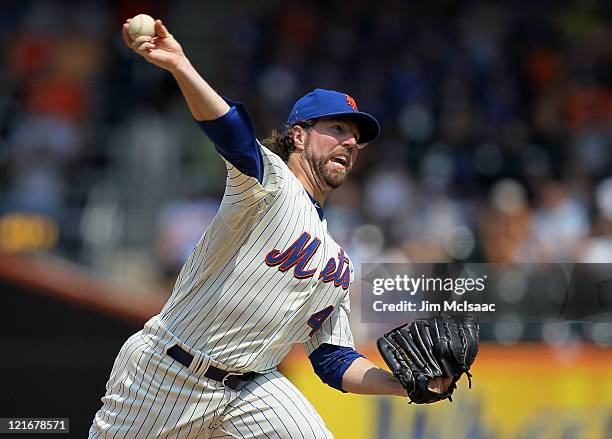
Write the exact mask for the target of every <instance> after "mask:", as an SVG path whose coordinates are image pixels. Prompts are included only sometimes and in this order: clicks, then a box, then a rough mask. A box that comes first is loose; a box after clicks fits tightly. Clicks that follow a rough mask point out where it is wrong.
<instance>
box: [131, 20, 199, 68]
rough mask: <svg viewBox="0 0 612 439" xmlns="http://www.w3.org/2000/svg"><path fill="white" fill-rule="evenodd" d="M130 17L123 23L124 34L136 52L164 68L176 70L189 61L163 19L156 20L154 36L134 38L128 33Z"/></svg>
mask: <svg viewBox="0 0 612 439" xmlns="http://www.w3.org/2000/svg"><path fill="white" fill-rule="evenodd" d="M129 23H130V19H128V20H126V22H125V23H124V24H123V29H122V32H121V33H122V35H123V41H124V42H125V44H126V45H127V46H128V47H129V48H130V49H132V50H133V51H134V52H136V53H137V54H139V55H140V56H142V57H143V58H144V59H146V60H147V61H149V62H150V63H152V64H155V65H156V66H158V67H161V68H162V69H165V70H168V71H169V72H174V71H175V70H176V69H177V68H179V67H180V66H181V65H182V64H184V63H186V62H188V61H187V57H185V53H183V48H182V47H181V45H180V44H179V43H178V41H176V40H175V39H174V37H173V36H172V34H170V32H168V29H166V26H164V24H163V23H162V22H161V20H155V34H156V36H154V37H148V36H144V35H143V36H140V37H138V38H136V39H135V40H132V39H131V38H130V36H129V34H128V26H129Z"/></svg>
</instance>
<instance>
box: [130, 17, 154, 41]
mask: <svg viewBox="0 0 612 439" xmlns="http://www.w3.org/2000/svg"><path fill="white" fill-rule="evenodd" d="M128 34H129V35H130V38H131V39H132V40H135V39H136V38H138V37H140V36H141V35H147V36H149V37H154V36H155V20H154V19H153V17H151V16H150V15H147V14H138V15H137V16H135V17H134V18H132V19H131V20H130V25H129V27H128Z"/></svg>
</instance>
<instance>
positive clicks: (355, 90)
mask: <svg viewBox="0 0 612 439" xmlns="http://www.w3.org/2000/svg"><path fill="white" fill-rule="evenodd" d="M140 12H146V13H149V14H150V15H153V16H155V17H160V18H163V19H164V21H165V22H166V24H167V25H168V27H169V28H170V31H171V32H172V33H173V34H174V35H175V36H176V37H177V39H178V40H179V41H180V42H181V43H182V45H183V47H184V49H185V51H186V52H187V54H188V55H189V56H190V58H191V59H192V62H193V63H194V64H195V65H196V66H197V68H198V69H199V70H200V72H201V73H202V74H203V75H204V76H205V78H207V80H209V82H210V83H211V84H212V85H213V86H214V87H215V88H217V90H219V91H220V92H221V93H223V94H226V95H227V96H229V97H232V98H234V99H237V100H240V101H242V102H244V103H245V104H246V105H247V107H248V108H249V109H250V112H251V115H252V116H253V119H254V122H255V129H256V132H257V134H258V136H259V137H263V136H265V135H267V134H268V133H269V131H270V130H271V129H273V128H277V129H278V128H281V126H282V122H283V121H284V120H285V119H286V116H287V113H288V111H289V109H290V107H291V105H292V104H293V102H294V101H295V99H296V98H298V97H300V96H302V95H303V94H304V93H306V92H307V91H310V90H311V89H313V88H315V87H322V88H332V89H338V90H342V91H346V92H347V93H349V94H351V95H353V96H354V97H355V99H356V100H357V103H358V105H359V107H360V109H364V110H366V111H369V112H371V113H373V114H374V115H375V116H376V117H377V118H378V119H379V120H380V121H381V122H382V126H383V135H382V138H381V139H380V140H379V141H377V142H376V143H375V144H373V145H371V146H369V147H368V148H366V149H365V150H362V151H361V153H360V158H359V160H358V163H357V167H356V169H355V172H354V175H353V178H352V179H351V180H350V182H349V183H347V184H346V185H345V186H343V187H342V188H341V189H339V190H338V191H336V192H335V193H334V194H333V195H332V196H330V199H329V201H328V203H327V205H326V209H325V212H326V216H327V218H328V221H329V225H330V230H331V232H332V234H333V235H334V236H335V237H336V239H337V240H338V241H339V242H340V243H341V244H342V245H343V246H344V247H345V248H346V249H347V251H348V252H349V253H350V254H351V256H352V258H353V260H354V261H355V263H356V264H359V263H362V262H383V261H385V262H390V261H395V262H398V261H399V262H401V261H405V262H431V261H438V262H442V261H449V262H451V261H467V262H469V261H474V262H495V263H531V264H535V263H547V262H561V263H570V262H589V263H593V262H597V263H601V262H607V263H611V262H612V44H611V43H610V42H611V41H612V27H611V24H612V23H611V19H612V3H610V2H607V1H605V0H599V1H598V0H585V1H578V0H575V1H566V2H559V1H548V0H542V1H537V2H527V1H508V2H503V4H502V3H501V2H500V3H497V2H495V3H494V2H488V1H485V0H464V1H450V0H438V1H431V2H403V1H391V0H380V1H378V2H376V3H375V4H373V3H372V2H369V1H365V0H333V1H332V0H329V1H316V2H306V1H295V2H281V1H276V0H275V1H272V0H269V1H263V2H246V1H237V0H226V1H223V2H199V1H195V0H194V1H187V0H182V1H162V0H155V1H144V0H140V1H137V0H134V1H108V2H104V1H93V0H92V1H68V0H66V1H42V0H40V1H10V0H5V1H3V2H2V4H1V5H0V44H1V46H0V47H1V49H0V51H1V52H0V53H1V56H0V63H1V64H0V66H1V67H0V90H1V91H2V92H1V93H0V252H2V253H1V254H0V285H2V287H3V301H2V302H1V303H2V310H3V313H2V314H3V318H2V320H1V321H0V328H1V329H0V337H1V338H2V341H3V343H2V344H3V347H4V352H3V353H2V354H0V371H1V376H0V384H1V386H2V388H3V389H5V391H3V392H1V393H0V417H2V416H65V417H67V416H70V417H71V422H72V424H73V427H74V431H75V432H81V433H82V434H81V436H82V435H83V434H84V433H83V432H84V431H86V428H87V426H88V425H89V422H90V420H91V418H92V416H93V414H94V412H95V410H96V409H97V407H98V406H99V402H98V400H99V397H100V396H101V395H102V394H103V392H104V383H105V380H106V378H107V376H108V373H109V371H110V367H111V365H112V361H113V359H114V355H115V353H116V352H117V350H118V349H119V347H120V345H121V344H122V343H123V341H124V339H125V338H126V337H127V336H128V335H129V334H131V333H132V332H134V331H136V330H137V329H138V328H139V327H140V325H141V324H142V322H144V321H145V320H146V319H148V317H150V316H151V315H153V314H155V313H156V312H157V310H158V309H159V307H160V306H161V304H162V303H163V301H164V299H165V298H166V297H167V296H168V294H169V291H170V290H171V288H172V285H173V281H174V278H175V276H176V274H177V273H178V270H179V269H180V267H181V265H182V262H183V261H184V260H185V259H186V257H187V255H188V254H189V252H190V251H191V249H192V247H193V245H194V244H195V242H196V241H197V239H198V238H199V236H200V234H201V233H202V231H203V230H204V228H205V227H206V226H207V224H208V223H209V222H210V220H211V219H212V217H213V215H214V213H215V211H216V209H217V206H218V203H219V200H220V196H221V194H222V191H223V188H224V172H225V171H224V166H223V164H222V162H221V160H219V159H218V158H217V156H216V154H215V152H214V150H213V149H212V147H211V145H210V144H209V142H208V140H207V139H206V138H205V137H204V136H203V135H202V134H201V133H200V131H199V130H198V128H197V126H196V125H195V124H194V123H193V122H192V120H191V118H190V115H189V113H188V112H187V109H186V107H185V105H184V104H183V101H182V98H181V96H180V93H179V90H178V87H177V86H176V85H175V84H174V82H173V80H172V78H171V77H170V76H169V75H168V74H166V73H165V72H162V71H160V70H159V69H157V68H155V67H153V66H150V65H148V64H147V63H146V62H144V61H143V60H141V59H139V58H138V57H137V56H135V55H134V54H133V53H132V52H131V51H130V50H128V49H127V48H126V47H124V45H123V42H122V41H121V38H120V32H119V29H120V26H121V24H122V23H123V21H124V20H125V19H126V18H127V17H131V16H133V15H135V14H136V13H140ZM519 287H520V286H519ZM519 287H517V288H519ZM510 300H512V299H510ZM352 302H353V306H354V310H353V320H354V321H353V327H354V332H355V335H356V339H357V342H358V344H359V345H360V346H361V347H363V349H364V350H368V349H370V351H371V346H372V345H373V340H374V339H375V337H376V336H377V335H378V334H379V333H380V327H376V328H374V327H373V326H371V325H365V324H362V323H360V321H359V315H360V314H359V307H358V304H359V289H358V287H357V288H355V289H354V290H353V292H352ZM517 309H518V311H517V312H516V314H514V315H512V316H510V317H509V320H507V321H505V322H503V324H500V325H499V326H498V327H493V328H489V329H490V330H487V331H485V336H486V337H485V338H486V339H487V340H486V341H487V342H486V343H485V344H484V346H483V350H482V355H481V356H480V357H479V360H478V362H477V365H476V370H475V374H476V381H475V388H474V389H473V390H472V391H471V392H467V391H466V392H461V393H460V395H459V396H458V397H457V400H456V402H455V403H454V404H453V405H448V404H447V405H442V406H440V407H435V408H427V409H422V408H420V407H418V408H417V407H414V406H410V407H408V406H407V405H406V404H405V401H399V400H397V399H389V398H373V397H358V396H347V395H340V394H336V393H337V392H336V393H334V391H332V390H328V389H327V388H326V387H325V386H324V385H323V384H321V383H320V382H318V379H317V378H316V377H315V376H314V375H313V374H312V372H311V371H310V366H309V364H308V362H307V360H306V359H305V357H304V355H303V353H302V352H301V350H298V352H295V353H294V354H292V355H291V356H290V357H289V358H288V360H287V361H286V362H285V363H284V370H285V372H286V373H287V375H289V376H290V377H292V379H294V380H295V382H296V383H297V384H298V385H299V386H300V388H302V390H303V391H304V392H305V393H306V395H307V396H308V397H309V398H310V399H311V400H312V401H313V402H314V403H315V405H316V406H317V407H318V409H319V411H320V412H321V413H322V415H323V417H324V418H325V420H326V422H328V424H329V426H330V427H331V429H332V431H334V432H335V433H336V435H337V437H339V438H349V437H350V438H360V437H363V438H404V437H415V438H447V437H456V438H464V437H466V438H467V437H470V438H551V439H552V438H564V439H570V438H612V366H611V364H612V352H611V349H610V347H611V346H612V324H611V322H599V323H595V322H592V323H582V324H579V323H563V322H550V323H545V324H539V325H530V324H528V322H525V321H523V319H522V317H521V312H520V309H519V308H517ZM371 356H372V357H373V358H376V357H377V355H376V354H375V353H374V352H371ZM440 419H444V420H445V421H444V422H441V421H440Z"/></svg>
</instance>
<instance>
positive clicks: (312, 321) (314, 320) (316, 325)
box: [306, 305, 334, 337]
mask: <svg viewBox="0 0 612 439" xmlns="http://www.w3.org/2000/svg"><path fill="white" fill-rule="evenodd" d="M333 310H334V305H329V306H328V307H327V308H323V309H322V310H321V311H317V312H316V313H314V314H313V315H311V316H310V318H309V319H308V322H306V323H307V324H308V326H310V327H311V328H312V331H310V333H309V334H308V336H309V337H312V336H313V335H315V334H316V333H317V332H318V331H319V329H321V326H323V322H324V321H325V320H326V319H327V318H328V317H329V315H330V314H331V313H332V311H333Z"/></svg>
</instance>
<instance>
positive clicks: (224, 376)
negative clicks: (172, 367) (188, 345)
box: [166, 344, 259, 391]
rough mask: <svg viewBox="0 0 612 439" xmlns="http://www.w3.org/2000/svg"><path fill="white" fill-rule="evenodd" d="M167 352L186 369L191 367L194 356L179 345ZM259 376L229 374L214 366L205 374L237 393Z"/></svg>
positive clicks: (253, 373) (252, 374) (249, 373)
mask: <svg viewBox="0 0 612 439" xmlns="http://www.w3.org/2000/svg"><path fill="white" fill-rule="evenodd" d="M166 352H167V353H168V355H170V356H171V357H172V358H174V359H175V360H176V361H178V362H179V363H181V364H182V365H183V366H185V367H189V366H190V365H191V362H192V361H193V355H191V354H190V353H189V352H187V351H186V350H185V349H183V348H182V347H180V346H179V345H177V344H175V345H174V346H172V347H171V348H170V349H168V350H167V351H166ZM257 375H259V374H258V373H257V372H246V373H236V372H228V371H227V370H223V369H219V368H218V367H215V366H213V365H209V366H208V369H206V372H205V373H204V376H205V377H206V378H209V379H211V380H215V381H218V382H220V383H221V384H223V385H224V386H225V387H228V388H230V389H232V390H236V391H240V390H242V388H243V387H244V386H246V385H247V384H248V383H249V381H251V380H252V379H253V378H255V377H256V376H257Z"/></svg>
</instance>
